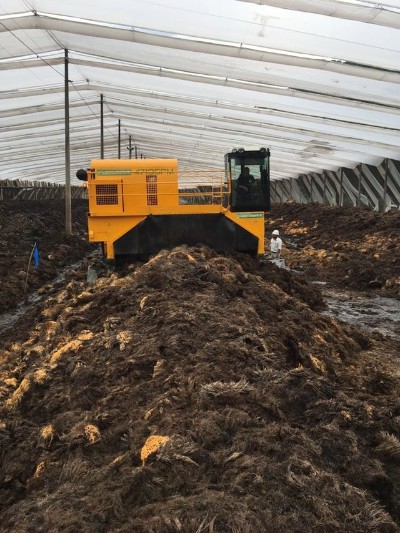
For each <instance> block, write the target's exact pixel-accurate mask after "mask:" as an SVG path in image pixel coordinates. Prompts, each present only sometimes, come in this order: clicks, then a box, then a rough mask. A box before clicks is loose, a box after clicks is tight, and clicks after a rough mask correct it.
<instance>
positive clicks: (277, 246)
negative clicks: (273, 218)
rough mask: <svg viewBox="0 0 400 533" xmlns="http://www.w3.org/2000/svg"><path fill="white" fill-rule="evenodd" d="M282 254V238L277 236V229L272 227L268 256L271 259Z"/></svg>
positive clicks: (278, 257)
mask: <svg viewBox="0 0 400 533" xmlns="http://www.w3.org/2000/svg"><path fill="white" fill-rule="evenodd" d="M281 254H282V239H281V238H280V237H279V231H278V230H277V229H274V231H273V232H272V237H271V247H270V257H271V259H280V258H281Z"/></svg>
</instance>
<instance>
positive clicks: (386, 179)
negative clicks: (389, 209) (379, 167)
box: [383, 158, 389, 210]
mask: <svg viewBox="0 0 400 533" xmlns="http://www.w3.org/2000/svg"><path fill="white" fill-rule="evenodd" d="M388 174H389V159H388V158H386V159H385V183H384V185H383V206H384V209H385V210H386V199H387V183H388Z"/></svg>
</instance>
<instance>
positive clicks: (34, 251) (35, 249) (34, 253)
mask: <svg viewBox="0 0 400 533" xmlns="http://www.w3.org/2000/svg"><path fill="white" fill-rule="evenodd" d="M33 260H34V261H35V267H36V268H38V267H39V249H38V247H37V246H36V244H35V247H34V249H33Z"/></svg>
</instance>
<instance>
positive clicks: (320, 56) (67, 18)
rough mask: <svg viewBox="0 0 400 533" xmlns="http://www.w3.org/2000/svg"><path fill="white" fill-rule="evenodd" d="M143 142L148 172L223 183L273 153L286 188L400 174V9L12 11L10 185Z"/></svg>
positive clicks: (5, 160) (2, 33) (6, 8)
mask: <svg viewBox="0 0 400 533" xmlns="http://www.w3.org/2000/svg"><path fill="white" fill-rule="evenodd" d="M66 49H67V50H68V57H69V76H68V78H69V83H68V85H69V99H70V130H71V159H72V160H71V172H72V174H74V173H75V172H74V170H75V169H77V168H79V167H85V166H88V165H89V163H90V160H91V159H93V158H97V157H99V154H100V95H103V97H104V140H105V156H106V157H116V155H117V153H118V146H117V141H118V130H117V125H118V120H120V121H121V127H122V154H123V155H124V156H126V154H127V150H126V146H127V142H128V138H129V136H131V138H132V139H133V141H132V142H134V143H135V146H136V147H137V150H138V152H139V153H141V154H143V155H144V156H145V157H177V158H178V159H179V161H180V164H181V166H186V167H188V166H193V167H197V168H205V167H221V166H222V164H223V155H224V153H226V152H228V151H229V150H231V149H232V148H233V147H240V146H243V147H254V146H269V147H270V148H271V153H272V177H273V178H277V179H281V178H290V177H296V176H297V175H299V174H304V173H309V172H321V171H322V170H324V169H327V170H336V169H337V168H338V167H340V166H348V167H355V166H356V165H357V164H358V163H360V162H363V163H368V164H378V163H380V161H381V160H382V159H383V158H385V157H389V158H393V159H399V148H398V147H399V144H400V143H399V141H400V93H399V91H398V86H399V82H400V72H399V70H398V65H399V64H400V0H399V1H395V0H388V1H387V2H384V3H383V4H379V5H378V4H375V3H372V2H368V1H365V0H362V1H361V0H323V1H321V0H296V1H292V0H285V1H283V0H254V1H253V2H251V1H245V0H243V1H241V0H240V1H237V0H219V2H215V0H212V1H211V0H204V1H203V2H198V3H192V2H183V1H182V0H149V1H146V0H140V1H139V0H114V1H113V2H111V1H109V0H96V1H95V0H88V1H87V2H81V1H78V0H69V1H68V2H63V3H61V2H54V0H2V2H1V6H0V118H1V121H0V157H1V160H2V168H1V170H0V179H2V178H24V179H38V180H50V181H56V182H63V180H64V176H65V170H64V82H65V80H64V55H65V50H66Z"/></svg>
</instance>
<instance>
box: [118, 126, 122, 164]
mask: <svg viewBox="0 0 400 533" xmlns="http://www.w3.org/2000/svg"><path fill="white" fill-rule="evenodd" d="M118 159H121V120H120V119H119V120H118Z"/></svg>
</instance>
